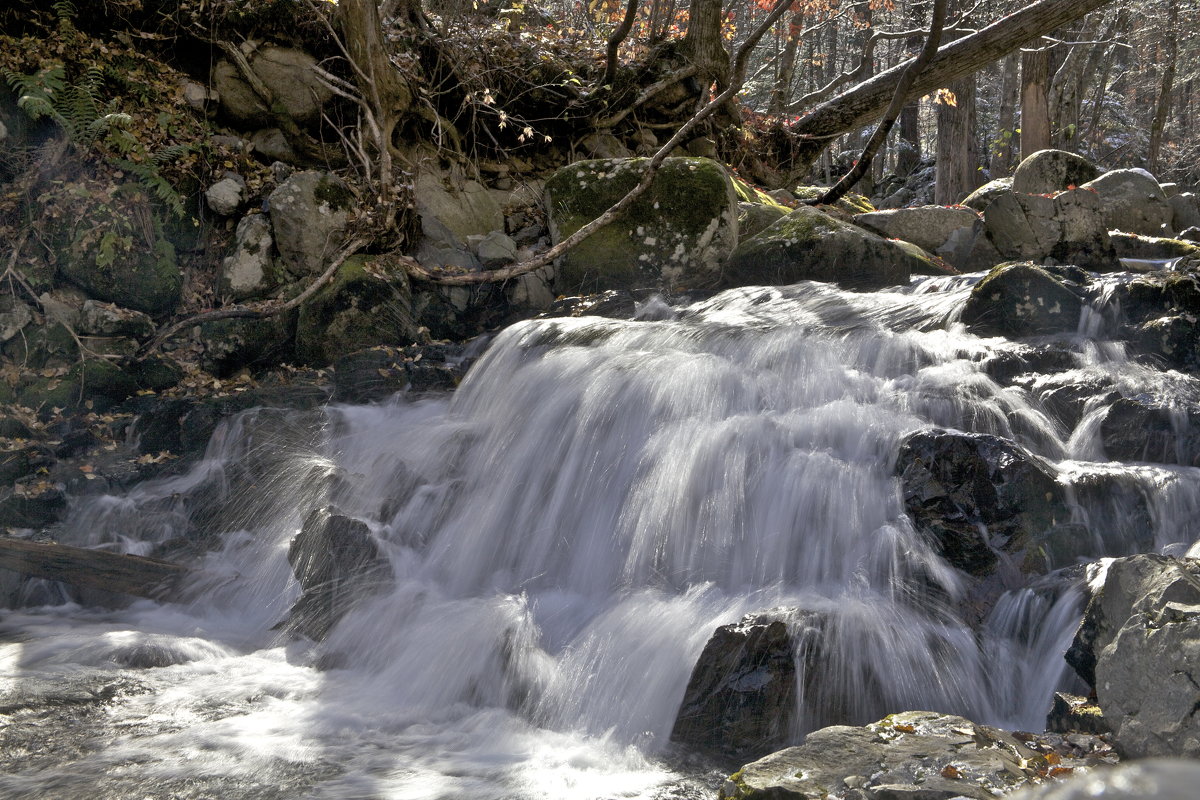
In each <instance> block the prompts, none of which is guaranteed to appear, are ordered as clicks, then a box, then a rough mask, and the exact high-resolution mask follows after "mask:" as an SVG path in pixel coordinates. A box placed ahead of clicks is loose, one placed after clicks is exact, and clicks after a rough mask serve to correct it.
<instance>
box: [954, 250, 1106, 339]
mask: <svg viewBox="0 0 1200 800" xmlns="http://www.w3.org/2000/svg"><path fill="white" fill-rule="evenodd" d="M1081 294H1082V292H1081V291H1079V290H1078V289H1075V288H1072V287H1070V286H1068V284H1067V282H1066V281H1064V280H1062V279H1060V278H1058V277H1056V276H1054V275H1052V274H1050V273H1049V272H1047V271H1046V270H1045V269H1043V268H1041V267H1038V266H1036V265H1034V264H1026V263H1007V264H1001V265H999V266H998V267H996V268H995V269H993V270H992V271H991V272H989V273H988V275H987V277H986V278H984V279H983V280H982V281H980V282H979V283H977V284H975V287H974V288H973V289H972V290H971V295H970V296H969V297H968V298H967V302H966V305H964V306H963V312H962V321H963V322H964V323H965V324H966V325H967V327H968V328H970V329H971V331H972V332H973V333H977V334H979V335H981V336H1010V337H1020V336H1036V335H1039V334H1047V333H1074V332H1075V331H1076V330H1078V328H1079V320H1080V314H1081V312H1082V310H1083V307H1084V304H1083V300H1082V299H1081Z"/></svg>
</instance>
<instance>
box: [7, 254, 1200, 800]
mask: <svg viewBox="0 0 1200 800" xmlns="http://www.w3.org/2000/svg"><path fill="white" fill-rule="evenodd" d="M976 279H977V276H976V277H975V278H972V277H965V278H955V279H944V278H943V279H927V280H921V281H916V282H914V284H913V286H911V287H909V288H907V289H905V290H903V291H893V292H884V293H876V294H852V293H847V292H841V291H838V290H836V289H834V288H831V287H829V286H826V285H821V284H801V285H798V286H796V287H790V288H781V289H747V290H736V291H731V292H727V293H724V294H722V295H719V296H717V297H715V298H713V299H712V300H710V301H706V302H703V303H700V304H697V305H695V306H691V307H688V308H682V309H670V308H668V307H667V306H665V305H664V304H662V303H661V302H656V303H653V304H651V305H650V306H648V307H647V308H646V309H645V310H644V313H643V315H642V317H643V318H642V319H639V320H636V321H614V320H606V319H595V318H585V319H562V320H551V321H534V322H525V323H520V324H517V325H514V326H513V327H511V328H509V329H507V330H505V331H504V332H503V333H501V334H500V335H499V336H498V337H497V338H496V339H495V341H494V342H493V343H492V344H491V345H490V348H489V350H488V352H487V354H486V356H485V357H484V358H483V359H482V360H481V361H480V362H479V363H478V364H477V365H476V366H474V367H473V368H472V370H471V372H470V373H469V375H468V376H467V378H466V380H465V381H464V383H463V385H462V386H461V387H460V388H459V390H458V391H457V392H456V393H455V395H454V396H453V398H441V399H423V400H416V401H412V400H405V399H397V400H394V401H392V402H388V403H383V404H378V405H371V406H357V407H349V406H346V407H331V408H329V409H326V410H325V411H323V412H320V413H293V412H277V411H263V412H251V413H248V414H246V415H243V416H242V417H240V418H237V419H234V420H231V421H229V422H228V423H226V424H225V425H223V426H222V428H221V429H219V431H218V433H217V435H216V436H215V438H214V440H213V442H212V443H211V445H210V447H209V451H208V454H207V456H206V459H205V461H204V462H203V463H201V464H200V465H198V466H197V467H196V468H195V469H193V470H192V471H190V472H189V473H187V474H186V475H183V476H179V477H175V478H171V479H166V480H161V481H157V482H153V483H149V484H146V485H143V486H141V487H139V488H138V489H136V490H135V491H133V492H131V493H130V494H129V495H127V496H123V497H106V498H100V499H93V500H88V501H86V502H84V501H80V502H79V503H78V504H77V505H76V506H75V507H74V509H73V512H72V515H71V517H70V519H69V521H68V524H67V525H66V527H65V529H64V530H63V531H60V532H59V539H60V541H64V542H72V541H73V542H76V543H81V544H89V545H99V544H105V545H106V546H110V547H119V548H121V549H124V550H127V551H131V552H149V551H150V550H151V548H152V547H153V545H154V543H156V542H160V541H165V540H168V539H171V538H175V537H181V536H182V537H187V536H195V535H196V534H197V531H199V530H200V529H203V530H204V531H206V532H209V533H219V534H220V539H219V541H220V542H221V545H220V548H219V549H217V550H214V551H213V552H211V553H210V554H209V555H208V556H207V557H205V558H204V559H203V560H202V561H201V562H199V563H197V564H195V565H194V566H195V577H194V579H193V580H192V582H191V584H190V585H189V586H188V589H187V593H186V600H185V602H182V603H179V604H171V605H157V604H154V603H151V602H149V601H139V602H137V603H135V604H134V605H133V606H131V607H129V608H126V609H123V610H117V611H111V610H95V609H84V608H81V607H79V606H77V605H70V604H66V605H63V604H59V605H53V604H51V605H41V606H37V607H26V608H23V609H21V610H16V611H7V612H4V617H3V621H2V622H0V641H2V643H0V695H3V697H4V700H3V705H4V707H3V708H0V713H3V714H5V715H6V716H0V726H4V727H0V737H2V741H0V744H2V745H3V747H0V750H3V751H4V755H3V756H0V759H3V760H2V761H0V773H3V774H0V796H2V797H5V798H9V797H11V798H19V797H20V798H24V797H47V798H51V797H53V798H72V797H117V798H131V799H132V798H143V797H189V798H190V797H196V798H200V797H233V798H250V797H254V798H258V797H262V798H294V797H313V798H413V799H414V800H415V799H416V798H429V799H430V800H434V799H437V800H442V799H448V798H464V799H466V800H486V799H489V798H560V799H563V800H570V799H571V798H580V799H582V798H671V797H677V798H682V797H699V796H709V795H711V793H712V791H713V785H714V784H713V783H712V775H713V773H708V772H706V770H705V768H704V767H703V766H702V765H700V764H699V762H696V761H694V760H691V761H689V760H687V759H686V758H684V757H683V756H682V755H681V754H680V753H679V752H678V750H677V749H675V748H672V747H671V746H670V745H669V742H668V738H669V735H670V732H671V728H672V725H673V721H674V717H675V713H676V710H677V708H678V706H679V703H680V701H681V699H682V697H683V693H684V690H685V687H686V684H687V681H688V677H689V675H690V673H691V670H692V667H693V664H694V663H695V660H696V658H697V656H698V655H699V653H700V651H701V649H702V648H703V647H704V644H705V642H706V641H707V639H708V638H709V636H710V635H711V634H712V631H713V630H714V628H716V627H717V626H719V625H722V624H725V623H728V622H732V621H736V620H737V619H739V618H740V617H741V616H742V615H744V614H746V613H750V612H753V611H756V610H761V609H766V608H771V607H776V606H797V607H800V608H803V609H806V610H812V611H819V612H822V613H824V614H825V615H826V618H827V619H828V620H829V625H828V628H827V631H826V636H827V639H828V642H827V644H826V647H825V650H826V651H827V652H828V653H829V656H828V658H827V659H826V662H825V663H823V664H822V665H821V669H822V675H821V676H820V680H818V681H816V682H814V683H812V684H810V685H813V686H815V687H816V688H814V689H813V694H812V695H811V696H801V697H800V699H799V704H800V707H799V708H798V712H799V713H798V714H797V718H798V720H799V723H798V727H797V730H796V731H795V737H796V738H797V740H798V739H799V738H800V737H802V736H803V734H804V733H805V732H806V730H808V729H811V728H812V727H815V726H819V725H824V724H830V723H831V722H851V723H861V722H866V721H870V720H873V719H876V718H878V717H880V716H882V715H884V714H886V713H890V712H894V711H900V710H906V709H935V710H944V711H950V712H957V713H962V714H966V715H968V716H970V717H972V718H974V719H975V720H977V721H979V722H986V723H993V724H999V725H1004V726H1011V727H1018V728H1025V729H1036V730H1041V728H1042V726H1043V719H1044V716H1045V713H1046V710H1047V708H1048V704H1049V698H1050V694H1051V692H1052V691H1053V690H1054V689H1055V688H1059V687H1062V686H1068V685H1070V679H1069V677H1068V676H1067V675H1066V671H1065V665H1064V664H1063V661H1062V657H1061V655H1062V652H1063V651H1064V650H1065V648H1066V646H1067V644H1068V643H1069V641H1070V637H1071V634H1072V632H1073V630H1074V627H1075V625H1076V623H1077V621H1078V615H1079V597H1080V594H1079V593H1078V591H1077V590H1076V589H1074V588H1071V581H1070V580H1069V579H1067V578H1063V579H1061V580H1058V581H1053V580H1050V581H1044V582H1043V585H1039V586H1034V587H1029V588H1021V587H1014V589H1013V590H1012V591H1010V592H1009V593H1008V594H1006V595H1005V596H1004V597H1002V598H1001V600H1000V601H999V603H998V604H997V605H996V607H995V609H994V610H993V612H992V613H991V615H990V617H989V618H988V619H987V620H986V621H985V623H984V624H983V626H982V627H981V628H980V629H979V630H975V629H972V628H970V627H968V626H967V625H966V624H964V623H962V622H960V621H959V619H958V617H957V614H956V603H957V602H958V600H959V599H960V598H961V597H962V594H963V592H964V590H965V586H964V583H963V579H962V577H961V576H960V575H959V574H958V573H956V572H955V571H954V570H952V569H950V568H949V567H948V566H947V565H945V564H944V563H943V562H942V561H941V560H940V559H939V558H938V557H937V556H936V555H934V554H933V553H932V552H930V550H929V549H928V547H927V546H926V545H925V544H924V543H923V541H922V540H921V539H920V537H919V536H917V535H916V533H915V532H914V531H913V529H912V526H911V524H910V522H909V520H908V519H907V517H906V516H905V514H904V513H903V507H902V501H901V493H900V488H899V484H898V482H897V480H896V479H895V477H894V476H893V468H894V461H895V457H896V452H897V448H898V444H899V442H900V441H901V439H902V438H903V437H904V436H905V435H906V434H908V433H911V432H913V431H915V430H919V429H922V428H927V427H930V426H941V427H947V428H956V429H960V430H966V431H980V432H987V433H993V434H997V435H1001V436H1005V437H1008V438H1011V439H1013V440H1015V441H1018V442H1020V443H1021V444H1022V445H1024V446H1025V447H1028V448H1030V449H1031V450H1033V451H1034V452H1036V453H1038V454H1040V455H1042V456H1044V457H1046V458H1048V459H1050V460H1051V461H1052V462H1054V463H1055V464H1057V465H1058V468H1059V470H1060V472H1061V475H1062V480H1063V482H1064V483H1067V484H1070V483H1072V482H1073V481H1074V480H1076V479H1077V478H1078V477H1079V476H1080V475H1087V474H1090V473H1093V472H1106V471H1107V472H1113V471H1116V472H1119V473H1120V474H1121V475H1123V476H1125V477H1126V478H1127V479H1128V481H1129V482H1130V485H1131V486H1133V487H1134V488H1133V489H1132V490H1131V492H1132V494H1134V495H1136V496H1138V497H1140V498H1141V499H1142V502H1144V503H1145V504H1146V508H1147V509H1148V516H1149V518H1150V520H1151V524H1152V526H1153V531H1152V532H1151V533H1150V534H1149V537H1148V538H1149V539H1150V540H1152V541H1153V546H1154V548H1155V549H1159V550H1162V549H1164V548H1168V549H1169V548H1176V549H1179V548H1181V547H1186V546H1187V545H1188V544H1190V543H1191V542H1192V541H1194V540H1195V539H1196V538H1197V532H1196V530H1195V527H1196V525H1197V523H1196V520H1198V519H1200V514H1198V512H1200V480H1198V477H1200V472H1197V471H1196V470H1192V469H1188V468H1173V467H1162V466H1150V465H1119V464H1101V463H1096V462H1097V460H1102V459H1103V455H1102V453H1103V451H1102V447H1101V445H1100V443H1099V439H1098V437H1099V433H1098V422H1097V420H1096V412H1098V411H1100V410H1102V409H1099V408H1094V409H1091V413H1086V414H1084V416H1083V420H1082V421H1081V422H1080V424H1079V426H1077V428H1076V429H1075V430H1065V429H1063V428H1062V426H1061V425H1059V424H1058V423H1056V422H1054V421H1053V420H1052V419H1051V418H1050V417H1049V416H1048V415H1047V413H1046V412H1045V409H1044V408H1043V407H1042V406H1041V404H1040V399H1039V398H1040V390H1041V387H1040V385H1039V384H1038V382H1037V380H1033V381H1031V382H1027V385H1022V386H1017V387H1007V388H1006V387H1003V386H1001V385H999V384H997V383H996V382H995V381H993V380H992V379H991V378H989V377H988V376H987V374H986V373H985V372H984V370H983V366H982V365H983V364H984V362H985V361H986V360H987V359H988V358H991V357H994V356H996V355H997V354H998V353H1002V352H1003V351H1006V350H1015V349H1016V348H1018V347H1019V345H1017V344H1014V343H1011V342H1007V341H1005V340H1003V339H999V338H996V339H984V338H979V337H976V336H973V335H970V334H968V333H967V332H966V331H965V330H964V329H963V328H962V327H961V326H960V325H959V324H957V323H956V321H955V319H956V316H957V314H958V312H959V310H960V308H961V306H962V303H963V302H964V300H965V297H966V294H967V292H968V291H969V289H970V285H971V283H972V282H973V281H974V280H976ZM1101 311H1102V310H1093V311H1089V312H1088V313H1085V315H1084V319H1082V320H1081V332H1082V333H1083V334H1087V336H1083V335H1080V336H1076V337H1073V338H1071V337H1068V338H1070V342H1069V346H1070V348H1071V349H1072V350H1073V351H1074V352H1075V354H1076V361H1077V372H1078V373H1079V374H1078V377H1080V379H1081V380H1082V379H1085V378H1089V377H1091V378H1096V377H1102V378H1106V379H1111V381H1113V382H1114V383H1115V384H1117V385H1119V386H1120V387H1121V388H1122V390H1123V391H1126V392H1127V393H1129V394H1137V393H1139V392H1150V393H1154V394H1155V395H1156V396H1158V397H1160V398H1164V399H1168V400H1175V401H1177V402H1180V403H1182V402H1191V401H1192V400H1194V398H1195V397H1197V396H1198V395H1200V392H1198V391H1197V387H1196V385H1195V382H1194V381H1193V380H1192V379H1191V378H1188V377H1185V376H1183V375H1180V374H1178V373H1164V372H1160V371H1156V370H1152V369H1149V368H1146V367H1141V366H1137V365H1134V364H1132V363H1131V362H1129V361H1128V360H1127V359H1126V358H1125V356H1124V352H1123V349H1122V348H1121V347H1120V346H1117V345H1114V344H1112V343H1107V342H1105V340H1104V335H1105V328H1106V325H1107V323H1106V319H1107V317H1106V316H1105V313H1101ZM1060 338H1061V337H1060ZM1123 502H1124V501H1122V500H1121V499H1120V498H1115V499H1114V498H1101V499H1099V500H1095V499H1093V500H1090V501H1087V502H1083V501H1081V502H1080V505H1079V506H1078V508H1077V509H1076V514H1077V517H1078V521H1080V522H1084V523H1086V524H1087V525H1088V526H1089V528H1090V529H1091V530H1092V531H1093V535H1094V536H1095V539H1096V547H1095V552H1094V553H1092V555H1093V556H1097V557H1098V556H1104V555H1121V554H1124V553H1126V552H1133V549H1134V548H1133V546H1132V545H1131V544H1130V542H1132V541H1134V540H1135V539H1136V538H1138V537H1139V536H1140V537H1142V540H1146V539H1147V532H1145V531H1135V530H1132V529H1131V528H1132V527H1134V526H1136V525H1137V524H1139V523H1138V522H1137V521H1136V519H1142V517H1137V515H1136V514H1133V513H1132V512H1130V510H1129V508H1126V507H1125V506H1123V505H1122V503H1123ZM329 504H332V505H336V506H337V507H338V508H339V509H340V510H341V511H342V512H343V513H345V514H347V515H350V516H353V517H356V518H359V519H361V520H363V521H365V522H367V523H368V524H369V526H370V528H371V531H372V534H373V536H374V537H376V539H377V541H378V542H379V544H380V545H381V547H382V549H383V551H384V552H385V553H386V555H387V557H388V558H389V560H390V562H391V566H392V569H393V572H394V574H395V584H394V587H393V588H391V589H390V590H388V591H386V592H384V593H382V594H380V595H377V596H376V597H374V598H372V599H370V600H369V601H366V602H364V603H363V604H361V605H360V606H358V607H357V608H355V609H354V610H353V611H351V612H350V614H348V615H347V616H346V617H345V618H344V619H343V620H342V621H341V623H340V624H339V625H338V626H337V627H336V628H335V629H334V630H333V632H332V634H331V635H330V637H329V639H328V641H326V642H325V643H323V644H321V645H314V644H312V643H311V642H306V641H291V640H289V639H288V638H287V637H286V636H284V635H282V634H281V633H280V632H279V631H278V630H275V629H274V626H275V625H276V624H277V623H278V622H280V621H281V620H282V619H283V618H284V617H285V616H286V614H287V611H288V608H289V607H290V605H291V603H292V602H294V601H295V600H296V599H297V597H298V596H299V588H298V586H297V584H296V581H295V580H294V579H293V577H292V573H291V569H290V567H289V565H288V563H287V549H288V543H289V541H290V539H291V538H292V537H293V536H294V535H295V534H296V532H297V530H298V529H299V526H300V523H301V521H302V520H303V518H304V517H305V515H306V514H307V512H308V511H309V510H310V509H313V508H316V507H319V506H323V505H329ZM918 576H919V577H920V580H921V581H923V582H924V583H925V584H926V585H932V586H933V587H935V589H936V591H930V592H927V593H924V594H921V593H917V594H914V592H913V590H912V586H913V580H912V579H913V578H914V577H918ZM60 594H61V593H60V592H59V591H58V590H57V589H56V588H55V587H53V586H49V585H47V584H44V583H42V582H30V583H27V584H26V585H25V587H24V588H23V589H22V598H23V602H24V603H25V605H27V606H28V604H29V603H46V602H48V601H53V600H54V599H55V598H57V597H60ZM935 596H936V597H938V598H940V600H939V601H938V602H933V601H932V599H931V598H932V597H935ZM830 698H839V700H838V702H837V703H833V705H834V706H837V707H838V708H840V711H839V713H840V714H841V715H842V718H839V719H829V718H828V715H829V708H830V707H831V702H832V701H831V700H830ZM6 723H7V724H6Z"/></svg>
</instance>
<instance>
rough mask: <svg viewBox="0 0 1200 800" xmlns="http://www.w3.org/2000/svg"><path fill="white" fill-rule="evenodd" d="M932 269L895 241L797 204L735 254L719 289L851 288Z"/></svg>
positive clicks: (898, 281)
mask: <svg viewBox="0 0 1200 800" xmlns="http://www.w3.org/2000/svg"><path fill="white" fill-rule="evenodd" d="M931 269H934V259H933V257H932V256H928V255H926V256H925V257H924V258H919V257H915V256H914V255H912V254H911V253H910V252H908V251H907V250H905V249H904V248H902V247H900V246H899V245H898V243H896V242H893V241H891V240H889V239H884V238H883V237H882V236H879V235H877V234H874V233H870V232H868V231H865V230H863V229H862V228H859V227H858V226H856V225H851V224H849V223H847V222H842V221H841V220H838V219H835V218H834V217H832V216H830V215H829V214H826V213H824V212H822V211H819V210H817V209H815V208H812V207H810V206H801V207H799V208H797V209H795V210H794V211H792V212H791V213H789V214H788V215H787V216H786V217H783V218H782V219H779V220H778V221H776V222H774V223H772V224H771V226H770V227H768V228H767V229H766V230H764V231H763V232H762V233H760V234H758V235H757V236H753V237H751V238H750V239H747V240H746V241H744V242H742V243H741V244H740V245H738V247H737V250H735V251H734V253H733V256H732V257H731V258H730V259H729V263H728V265H727V266H726V268H725V272H724V274H723V276H722V280H721V285H722V286H727V287H729V286H746V285H780V284H792V283H796V282H798V281H806V280H811V281H829V282H832V283H837V284H839V285H841V286H844V287H847V288H852V289H878V288H881V287H885V286H898V285H903V284H906V283H908V280H909V276H910V275H911V274H912V273H914V272H925V271H927V270H931Z"/></svg>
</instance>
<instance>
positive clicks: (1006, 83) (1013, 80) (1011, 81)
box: [990, 53, 1021, 178]
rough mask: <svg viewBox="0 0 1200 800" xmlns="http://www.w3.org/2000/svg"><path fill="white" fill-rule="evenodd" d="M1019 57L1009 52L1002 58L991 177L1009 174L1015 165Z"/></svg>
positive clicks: (1019, 85) (1018, 100) (1019, 86)
mask: <svg viewBox="0 0 1200 800" xmlns="http://www.w3.org/2000/svg"><path fill="white" fill-rule="evenodd" d="M1020 66H1021V58H1020V56H1018V55H1017V54H1016V53H1009V54H1008V56H1006V57H1005V59H1004V69H1003V78H1002V79H1001V89H1000V112H999V120H998V122H997V128H998V130H997V132H996V144H995V148H994V152H993V154H992V159H991V164H990V171H991V176H992V177H993V178H1003V177H1005V176H1006V175H1011V174H1012V172H1013V167H1014V166H1016V165H1015V164H1014V163H1013V161H1014V156H1015V155H1016V152H1017V149H1016V144H1017V141H1016V136H1017V103H1018V102H1020V98H1021V83H1020Z"/></svg>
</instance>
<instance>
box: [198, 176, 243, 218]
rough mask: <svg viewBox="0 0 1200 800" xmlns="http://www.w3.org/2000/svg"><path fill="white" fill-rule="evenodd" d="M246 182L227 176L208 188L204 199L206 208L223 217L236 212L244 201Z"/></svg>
mask: <svg viewBox="0 0 1200 800" xmlns="http://www.w3.org/2000/svg"><path fill="white" fill-rule="evenodd" d="M245 193H246V182H245V181H243V180H241V179H240V178H236V177H234V176H227V177H224V178H222V179H221V180H219V181H217V182H216V183H214V184H213V185H212V186H210V187H208V189H207V190H205V192H204V199H205V200H206V201H207V202H208V207H209V208H211V209H212V210H213V211H214V212H215V213H217V214H220V215H221V216H223V217H228V216H230V215H232V214H234V213H236V212H237V210H238V207H239V206H240V205H241V204H242V201H243V200H244V199H245Z"/></svg>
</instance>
